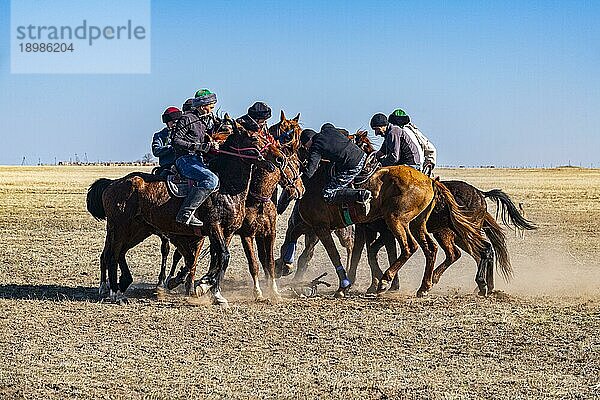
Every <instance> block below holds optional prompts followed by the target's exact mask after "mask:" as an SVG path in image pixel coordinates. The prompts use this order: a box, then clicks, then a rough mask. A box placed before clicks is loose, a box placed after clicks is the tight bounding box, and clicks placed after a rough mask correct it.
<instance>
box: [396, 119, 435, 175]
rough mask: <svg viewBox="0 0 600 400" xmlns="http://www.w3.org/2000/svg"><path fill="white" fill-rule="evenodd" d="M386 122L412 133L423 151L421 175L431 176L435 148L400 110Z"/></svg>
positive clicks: (433, 166)
mask: <svg viewBox="0 0 600 400" xmlns="http://www.w3.org/2000/svg"><path fill="white" fill-rule="evenodd" d="M388 121H389V122H390V124H392V125H396V126H399V127H400V128H403V129H406V130H408V131H410V132H412V133H413V135H414V136H415V138H416V139H417V142H419V146H421V149H422V150H423V156H424V162H423V173H425V174H426V175H428V176H431V173H432V171H433V168H435V164H436V158H437V152H436V149H435V146H434V145H433V143H431V141H430V140H429V139H428V138H427V137H426V136H425V135H424V134H423V132H421V130H420V129H419V128H417V127H416V126H415V125H414V124H413V123H412V122H411V121H410V117H409V116H408V114H406V113H405V112H404V111H403V110H401V109H399V108H398V109H396V110H394V112H392V113H391V114H390V116H389V117H388Z"/></svg>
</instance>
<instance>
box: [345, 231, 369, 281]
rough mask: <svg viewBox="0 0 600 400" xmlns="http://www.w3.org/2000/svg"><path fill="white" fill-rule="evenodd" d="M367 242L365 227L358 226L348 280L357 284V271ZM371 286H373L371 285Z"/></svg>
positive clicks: (355, 232)
mask: <svg viewBox="0 0 600 400" xmlns="http://www.w3.org/2000/svg"><path fill="white" fill-rule="evenodd" d="M366 241H367V240H366V229H365V225H364V224H357V225H356V228H355V229H354V244H353V246H352V252H351V256H350V265H349V267H348V279H350V281H351V282H352V283H355V282H356V270H357V269H358V263H359V262H360V259H361V257H362V252H363V249H364V247H365V244H366ZM369 265H370V264H369ZM371 279H372V280H373V279H374V277H373V269H371ZM371 286H373V285H372V284H371ZM367 293H369V291H367Z"/></svg>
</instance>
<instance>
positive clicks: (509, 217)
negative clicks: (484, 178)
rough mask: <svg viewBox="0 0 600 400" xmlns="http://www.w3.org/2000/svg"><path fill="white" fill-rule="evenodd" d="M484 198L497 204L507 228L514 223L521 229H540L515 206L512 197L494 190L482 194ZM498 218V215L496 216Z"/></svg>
mask: <svg viewBox="0 0 600 400" xmlns="http://www.w3.org/2000/svg"><path fill="white" fill-rule="evenodd" d="M481 194H483V196H484V197H488V198H490V199H492V200H494V201H495V202H496V207H497V209H498V211H499V214H500V216H501V218H502V222H503V223H504V225H506V226H507V227H510V224H511V223H512V224H513V225H514V226H515V227H517V228H519V229H526V230H529V231H531V230H534V229H537V228H538V227H537V226H536V225H535V224H534V223H533V222H531V221H529V220H527V219H525V217H523V216H522V215H521V213H520V212H519V210H518V209H517V207H516V206H515V203H513V201H512V200H511V199H510V197H509V196H508V195H507V194H506V193H504V192H503V191H502V190H500V189H492V190H490V191H488V192H481ZM496 216H497V215H496Z"/></svg>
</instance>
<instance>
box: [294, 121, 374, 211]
mask: <svg viewBox="0 0 600 400" xmlns="http://www.w3.org/2000/svg"><path fill="white" fill-rule="evenodd" d="M300 142H301V143H302V146H303V147H304V148H305V149H306V150H307V151H308V156H307V161H308V163H307V166H306V169H305V170H304V172H303V174H304V176H305V177H307V178H311V177H312V176H313V175H314V173H315V172H316V171H317V168H318V167H319V162H320V161H321V159H322V158H323V159H327V160H329V161H330V162H332V163H333V165H334V167H335V173H334V175H333V176H332V177H331V178H330V180H329V182H328V183H327V184H326V185H325V187H324V188H323V198H324V199H325V201H326V202H327V203H329V204H340V203H353V202H358V203H361V204H362V205H363V206H364V208H365V214H368V213H369V202H370V200H371V192H370V191H368V190H365V189H353V188H349V187H348V186H350V185H351V184H352V181H353V180H354V178H355V177H356V175H358V174H359V173H360V171H361V170H362V168H363V166H364V164H365V160H366V158H367V155H366V154H365V153H364V152H363V151H362V150H361V149H360V148H359V147H358V146H357V145H356V144H354V142H352V141H351V140H350V139H348V137H347V136H346V135H344V134H343V133H341V132H340V131H339V130H338V129H336V128H335V127H334V126H333V125H332V124H329V123H327V124H325V125H323V126H322V127H321V131H320V132H319V133H317V132H315V131H313V130H312V129H305V130H303V131H302V133H301V134H300Z"/></svg>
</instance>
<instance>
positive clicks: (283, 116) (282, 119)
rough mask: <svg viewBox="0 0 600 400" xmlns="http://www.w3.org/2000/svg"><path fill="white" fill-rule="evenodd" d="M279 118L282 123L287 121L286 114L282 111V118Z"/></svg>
mask: <svg viewBox="0 0 600 400" xmlns="http://www.w3.org/2000/svg"><path fill="white" fill-rule="evenodd" d="M279 118H280V121H281V122H283V121H285V113H284V112H283V110H281V117H279Z"/></svg>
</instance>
